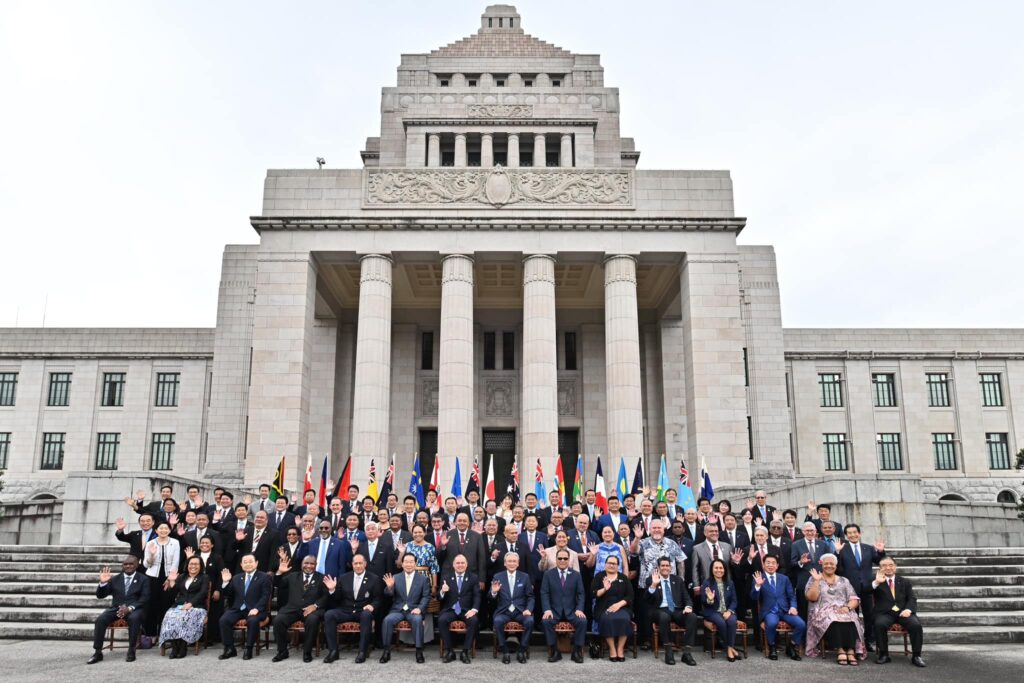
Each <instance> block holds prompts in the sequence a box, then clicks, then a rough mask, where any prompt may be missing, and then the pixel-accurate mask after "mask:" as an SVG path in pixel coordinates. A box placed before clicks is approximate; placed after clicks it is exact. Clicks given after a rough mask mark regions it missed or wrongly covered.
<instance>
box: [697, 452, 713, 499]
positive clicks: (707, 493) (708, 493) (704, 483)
mask: <svg viewBox="0 0 1024 683" xmlns="http://www.w3.org/2000/svg"><path fill="white" fill-rule="evenodd" d="M700 497H701V498H707V499H708V500H714V499H715V487H714V486H712V485H711V473H710V472H708V464H707V462H705V461H704V458H701V459H700Z"/></svg>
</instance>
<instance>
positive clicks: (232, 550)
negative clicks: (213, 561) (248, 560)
mask: <svg viewBox="0 0 1024 683" xmlns="http://www.w3.org/2000/svg"><path fill="white" fill-rule="evenodd" d="M254 528H255V527H253V524H252V522H246V523H245V528H244V529H242V531H244V532H245V533H246V534H247V535H248V534H251V533H252V530H253V529H254ZM237 531H238V519H237V518H236V517H235V516H234V515H231V519H230V520H229V522H226V523H224V524H222V525H221V528H220V538H221V541H222V542H223V543H224V547H223V548H221V553H220V554H221V557H223V558H224V563H225V564H227V566H228V567H229V568H230V569H232V570H233V569H234V568H235V564H236V562H235V558H236V556H237V555H238V549H237V548H236V547H235V543H236V540H235V533H236V532H237Z"/></svg>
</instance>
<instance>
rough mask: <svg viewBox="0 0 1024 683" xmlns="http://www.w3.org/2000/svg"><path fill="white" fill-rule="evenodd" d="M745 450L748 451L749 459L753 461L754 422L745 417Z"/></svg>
mask: <svg viewBox="0 0 1024 683" xmlns="http://www.w3.org/2000/svg"><path fill="white" fill-rule="evenodd" d="M747 449H748V450H749V451H750V459H751V460H753V459H754V422H753V421H752V420H751V419H750V416H749V415H747Z"/></svg>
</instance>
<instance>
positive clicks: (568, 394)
mask: <svg viewBox="0 0 1024 683" xmlns="http://www.w3.org/2000/svg"><path fill="white" fill-rule="evenodd" d="M558 414H559V415H560V416H563V417H575V416H576V380H574V379H560V380H558Z"/></svg>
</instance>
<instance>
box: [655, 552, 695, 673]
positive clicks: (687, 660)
mask: <svg viewBox="0 0 1024 683" xmlns="http://www.w3.org/2000/svg"><path fill="white" fill-rule="evenodd" d="M672 564H673V563H672V560H671V559H670V558H668V557H662V558H660V559H659V560H658V571H657V572H655V573H653V574H651V575H650V576H649V577H648V578H647V582H646V585H645V588H646V589H647V602H648V603H649V607H650V609H649V610H648V615H649V616H651V617H652V618H653V619H654V620H656V621H657V622H658V633H660V634H661V637H662V642H664V643H665V663H666V664H668V665H673V664H675V663H676V659H675V654H674V653H673V652H672V624H675V625H677V626H682V627H683V628H684V629H686V633H685V634H684V641H683V656H682V658H681V659H682V660H683V664H686V665H687V666H697V662H696V660H694V658H693V655H692V654H690V648H692V647H693V646H694V644H695V643H696V641H697V615H696V614H694V613H693V600H692V599H691V598H690V591H688V590H686V582H685V581H683V579H681V578H680V577H678V576H676V575H675V574H673V573H672V569H673V566H672Z"/></svg>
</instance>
